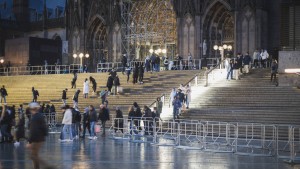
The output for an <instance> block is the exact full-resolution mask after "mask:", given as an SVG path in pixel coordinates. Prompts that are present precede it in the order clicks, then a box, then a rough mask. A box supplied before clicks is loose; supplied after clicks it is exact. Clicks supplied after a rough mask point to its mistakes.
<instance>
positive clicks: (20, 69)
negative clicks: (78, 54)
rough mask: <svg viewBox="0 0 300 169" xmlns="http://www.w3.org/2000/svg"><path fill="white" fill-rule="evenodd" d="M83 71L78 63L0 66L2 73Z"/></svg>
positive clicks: (65, 72)
mask: <svg viewBox="0 0 300 169" xmlns="http://www.w3.org/2000/svg"><path fill="white" fill-rule="evenodd" d="M73 72H82V67H81V66H80V65H78V64H71V65H47V66H20V67H7V68H0V75H3V76H16V75H42V74H68V73H73Z"/></svg>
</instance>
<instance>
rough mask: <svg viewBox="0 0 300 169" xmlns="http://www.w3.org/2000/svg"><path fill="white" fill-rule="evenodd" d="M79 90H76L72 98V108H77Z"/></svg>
mask: <svg viewBox="0 0 300 169" xmlns="http://www.w3.org/2000/svg"><path fill="white" fill-rule="evenodd" d="M79 93H80V90H79V89H78V90H77V91H76V92H75V94H74V96H73V107H74V108H76V107H78V98H79Z"/></svg>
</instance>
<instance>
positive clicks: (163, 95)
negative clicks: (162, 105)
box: [149, 94, 165, 107]
mask: <svg viewBox="0 0 300 169" xmlns="http://www.w3.org/2000/svg"><path fill="white" fill-rule="evenodd" d="M159 97H160V98H162V97H165V94H162V95H161V96H159ZM157 98H158V97H157ZM156 102H157V100H155V101H154V102H152V103H151V104H150V105H149V107H151V106H153V105H154V104H155V103H156Z"/></svg>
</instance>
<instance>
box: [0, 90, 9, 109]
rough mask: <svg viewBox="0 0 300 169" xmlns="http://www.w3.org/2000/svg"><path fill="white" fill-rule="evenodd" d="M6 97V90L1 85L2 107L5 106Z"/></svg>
mask: <svg viewBox="0 0 300 169" xmlns="http://www.w3.org/2000/svg"><path fill="white" fill-rule="evenodd" d="M7 96H8V94H7V90H6V89H5V86H4V85H3V86H2V88H1V89H0V100H1V104H2V99H3V101H4V105H6V97H7Z"/></svg>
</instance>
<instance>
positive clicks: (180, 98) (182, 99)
mask: <svg viewBox="0 0 300 169" xmlns="http://www.w3.org/2000/svg"><path fill="white" fill-rule="evenodd" d="M177 96H178V98H179V101H180V104H181V106H180V108H179V111H178V114H179V115H181V110H182V106H183V104H184V103H185V101H186V100H185V94H184V93H183V92H182V89H178V92H177V95H176V98H177Z"/></svg>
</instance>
